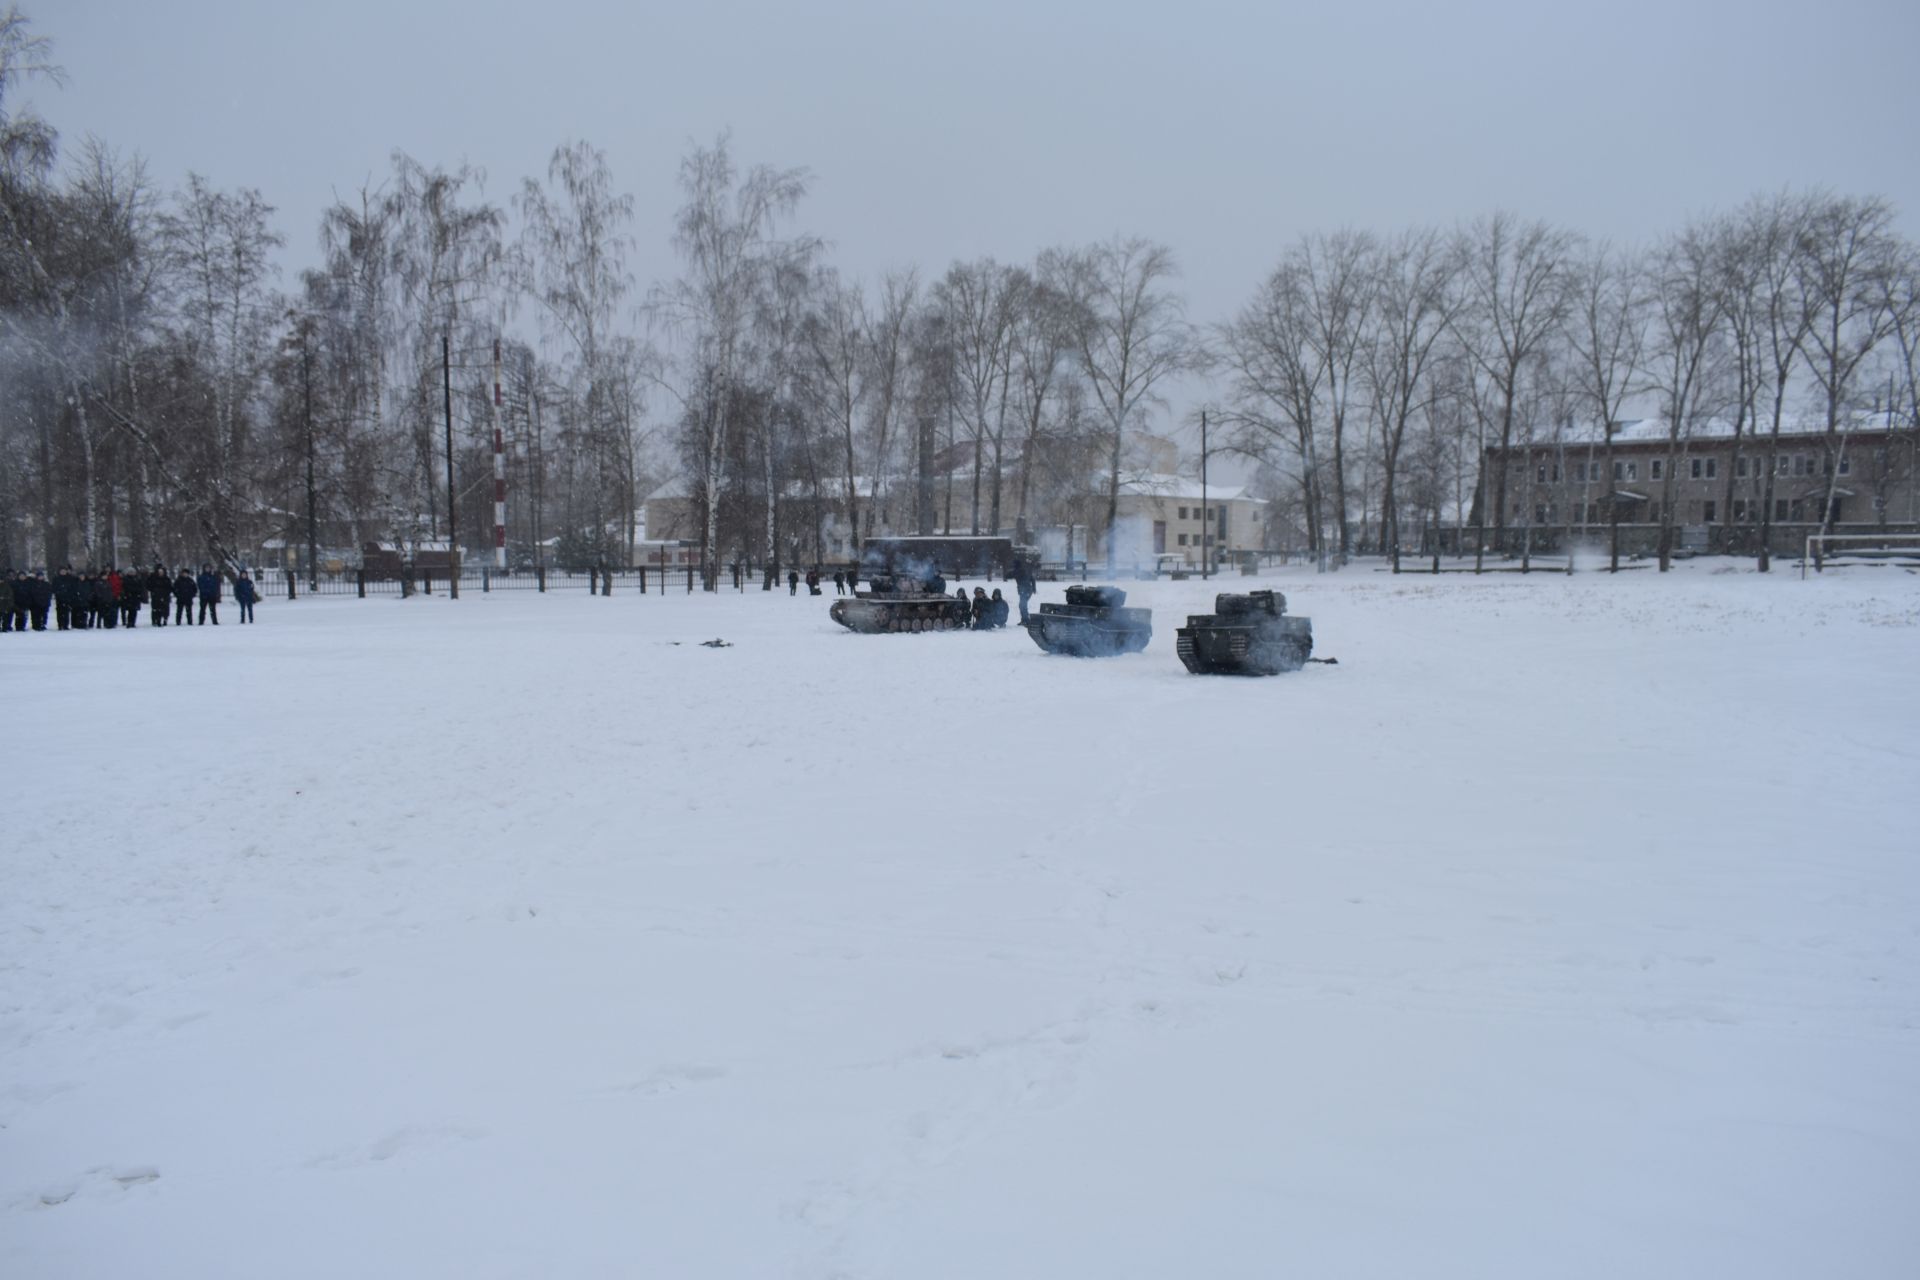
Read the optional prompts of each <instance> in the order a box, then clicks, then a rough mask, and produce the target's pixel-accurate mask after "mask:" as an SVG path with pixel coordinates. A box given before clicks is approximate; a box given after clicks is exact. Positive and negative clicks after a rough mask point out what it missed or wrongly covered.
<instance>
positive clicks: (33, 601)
mask: <svg viewBox="0 0 1920 1280" xmlns="http://www.w3.org/2000/svg"><path fill="white" fill-rule="evenodd" d="M27 587H28V590H27V608H28V609H30V610H31V611H32V612H33V629H34V630H35V631H45V630H46V629H47V610H48V608H49V607H51V606H52V604H53V584H52V583H51V582H48V581H47V571H46V570H45V569H36V570H34V572H33V580H32V581H31V582H29V583H28V584H27ZM19 590H20V589H19V588H18V587H15V588H14V593H15V594H14V629H15V630H17V631H25V630H26V629H27V628H26V624H25V623H23V622H21V621H20V620H19V619H20V614H19V608H20V597H19Z"/></svg>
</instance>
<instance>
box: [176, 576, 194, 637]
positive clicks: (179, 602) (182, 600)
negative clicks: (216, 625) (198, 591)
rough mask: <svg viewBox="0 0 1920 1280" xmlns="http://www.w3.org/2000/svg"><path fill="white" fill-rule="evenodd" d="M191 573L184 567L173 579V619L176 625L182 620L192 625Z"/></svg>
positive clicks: (192, 590)
mask: <svg viewBox="0 0 1920 1280" xmlns="http://www.w3.org/2000/svg"><path fill="white" fill-rule="evenodd" d="M194 589H195V588H194V585H193V575H192V574H190V573H188V572H187V571H186V570H185V569H182V570H180V574H179V576H178V577H176V578H175V579H174V580H173V621H174V625H175V626H178V625H179V624H180V623H182V622H184V623H186V624H187V625H188V626H192V625H193V594H194Z"/></svg>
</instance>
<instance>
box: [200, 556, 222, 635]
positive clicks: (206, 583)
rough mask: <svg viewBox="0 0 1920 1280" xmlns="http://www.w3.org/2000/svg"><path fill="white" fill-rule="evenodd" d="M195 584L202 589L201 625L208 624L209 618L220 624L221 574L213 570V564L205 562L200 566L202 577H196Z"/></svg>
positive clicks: (215, 624)
mask: <svg viewBox="0 0 1920 1280" xmlns="http://www.w3.org/2000/svg"><path fill="white" fill-rule="evenodd" d="M195 585H196V586H197V587H199V589H200V625H201V626H203V627H204V626H206V625H207V619H208V618H212V619H213V625H214V626H216V627H217V626H219V625H220V575H219V574H217V573H215V572H214V571H213V566H212V565H210V564H203V565H201V566H200V577H199V578H198V579H196V581H195Z"/></svg>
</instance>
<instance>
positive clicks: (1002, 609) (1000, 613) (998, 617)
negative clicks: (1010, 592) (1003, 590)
mask: <svg viewBox="0 0 1920 1280" xmlns="http://www.w3.org/2000/svg"><path fill="white" fill-rule="evenodd" d="M987 604H988V606H989V612H988V614H987V625H989V626H991V627H993V628H995V629H996V630H997V629H998V628H1000V627H1004V626H1006V625H1007V600H1006V597H1005V596H1003V595H1001V594H1000V588H998V587H995V588H994V589H993V599H991V600H989V601H987Z"/></svg>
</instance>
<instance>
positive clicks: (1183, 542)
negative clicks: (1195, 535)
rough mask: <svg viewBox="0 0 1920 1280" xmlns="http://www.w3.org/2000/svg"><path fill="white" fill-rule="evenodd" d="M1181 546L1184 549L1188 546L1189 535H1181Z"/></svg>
mask: <svg viewBox="0 0 1920 1280" xmlns="http://www.w3.org/2000/svg"><path fill="white" fill-rule="evenodd" d="M1180 545H1181V546H1183V547H1184V546H1186V545H1187V535H1186V534H1184V533H1183V534H1181V535H1180Z"/></svg>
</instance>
